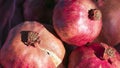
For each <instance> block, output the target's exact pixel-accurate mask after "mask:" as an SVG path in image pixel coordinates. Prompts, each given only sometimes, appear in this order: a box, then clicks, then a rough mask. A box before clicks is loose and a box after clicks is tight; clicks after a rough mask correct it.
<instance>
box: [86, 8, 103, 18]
mask: <svg viewBox="0 0 120 68" xmlns="http://www.w3.org/2000/svg"><path fill="white" fill-rule="evenodd" d="M88 17H89V19H91V20H100V19H101V17H102V14H101V12H100V10H98V9H91V10H89V11H88Z"/></svg>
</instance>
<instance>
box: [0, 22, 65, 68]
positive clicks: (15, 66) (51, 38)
mask: <svg viewBox="0 0 120 68" xmlns="http://www.w3.org/2000/svg"><path fill="white" fill-rule="evenodd" d="M26 31H27V32H29V31H30V32H33V34H32V35H30V34H29V36H28V37H29V38H27V37H26V33H25V32H26ZM34 32H35V33H38V36H37V41H36V40H35V41H34V39H35V37H36V36H35V34H34ZM26 39H28V41H27V42H26ZM56 50H57V51H56ZM64 54H65V48H64V46H63V44H62V42H61V40H59V39H58V38H57V37H56V36H55V35H53V34H52V33H51V32H49V31H48V30H47V29H46V28H45V27H44V26H43V25H42V24H40V22H36V21H25V22H24V23H21V24H19V25H17V26H16V27H14V28H12V29H11V30H10V32H9V34H8V37H7V40H6V41H5V43H4V46H3V47H2V48H1V50H0V66H2V67H3V68H56V67H57V66H58V65H59V64H60V63H61V62H62V60H63V58H64Z"/></svg>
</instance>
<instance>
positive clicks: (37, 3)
mask: <svg viewBox="0 0 120 68" xmlns="http://www.w3.org/2000/svg"><path fill="white" fill-rule="evenodd" d="M54 5H55V0H25V2H24V5H23V7H24V18H25V20H29V21H34V20H35V21H39V22H42V23H47V24H51V22H52V14H53V8H54Z"/></svg>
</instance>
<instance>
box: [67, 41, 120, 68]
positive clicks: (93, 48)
mask: <svg viewBox="0 0 120 68" xmlns="http://www.w3.org/2000/svg"><path fill="white" fill-rule="evenodd" d="M119 64H120V54H119V53H118V52H117V51H116V50H115V49H114V48H113V47H110V46H108V45H106V44H104V43H92V44H89V45H88V46H81V47H79V48H77V49H75V50H74V51H73V52H72V53H71V55H70V57H69V65H68V68H120V66H119Z"/></svg>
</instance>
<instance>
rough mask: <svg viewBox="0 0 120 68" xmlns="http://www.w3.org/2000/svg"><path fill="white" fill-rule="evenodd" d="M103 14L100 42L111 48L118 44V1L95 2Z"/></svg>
mask: <svg viewBox="0 0 120 68" xmlns="http://www.w3.org/2000/svg"><path fill="white" fill-rule="evenodd" d="M95 2H96V4H97V6H98V7H99V9H100V10H101V12H102V14H103V17H102V18H103V19H102V20H103V29H102V32H101V34H100V35H101V37H103V39H101V41H102V42H105V43H107V44H109V45H111V46H115V45H117V44H119V43H120V27H119V26H120V23H119V22H120V4H119V3H120V0H96V1H95Z"/></svg>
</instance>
